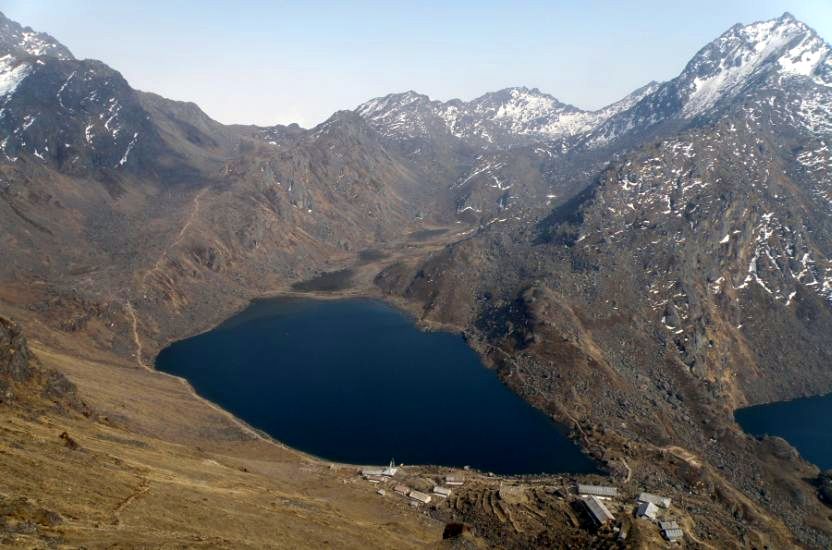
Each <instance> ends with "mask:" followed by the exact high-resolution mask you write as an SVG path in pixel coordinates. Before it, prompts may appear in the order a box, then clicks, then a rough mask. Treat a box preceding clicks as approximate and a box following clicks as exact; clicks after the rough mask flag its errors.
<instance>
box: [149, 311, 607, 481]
mask: <svg viewBox="0 0 832 550" xmlns="http://www.w3.org/2000/svg"><path fill="white" fill-rule="evenodd" d="M156 367H157V368H158V369H159V370H161V371H164V372H168V373H171V374H176V375H179V376H183V377H185V378H187V379H188V380H189V381H190V382H191V383H192V384H193V386H194V388H196V391H197V392H199V394H200V395H202V396H204V397H206V398H208V399H210V400H211V401H214V402H215V403H218V404H219V405H221V406H222V407H224V408H225V409H227V410H229V411H231V412H232V413H234V414H235V415H237V416H238V417H240V418H242V419H243V420H245V421H246V422H248V423H249V424H251V425H252V426H255V427H257V428H259V429H261V430H263V431H265V432H267V433H269V434H270V435H272V436H273V437H275V438H276V439H278V440H280V441H282V442H284V443H286V444H288V445H290V446H292V447H294V448H297V449H300V450H302V451H305V452H307V453H311V454H313V455H316V456H319V457H321V458H325V459H328V460H333V461H338V462H347V463H352V464H385V463H387V462H388V461H389V460H390V459H391V458H395V459H396V461H397V462H403V463H406V464H434V465H445V466H458V467H461V466H463V465H470V466H472V467H474V468H478V469H481V470H484V471H491V472H495V473H502V474H527V473H542V472H548V473H553V472H574V473H583V472H593V471H596V467H595V466H594V464H593V463H592V462H591V461H590V460H589V459H588V458H587V457H586V456H585V455H584V454H582V453H581V452H580V450H579V449H578V448H577V446H576V445H575V444H574V443H572V442H571V441H570V440H569V439H568V438H567V437H566V436H565V435H564V433H563V432H562V430H561V428H560V426H558V425H557V424H555V423H554V422H552V421H551V420H550V419H549V418H548V417H547V416H546V415H544V414H543V413H541V412H540V411H538V410H537V409H534V408H533V407H531V406H530V405H529V404H527V403H526V402H525V401H523V400H522V399H520V398H519V397H518V396H517V395H515V394H514V393H512V392H511V391H510V390H509V389H508V388H507V387H506V386H505V385H503V384H502V383H501V382H500V380H499V379H498V378H497V376H496V375H495V373H494V372H492V371H489V370H487V369H486V368H485V367H483V366H482V364H481V363H480V360H479V358H478V357H477V355H476V354H475V353H474V352H473V350H471V348H469V347H468V345H467V344H466V343H465V341H464V340H463V338H462V337H461V336H459V335H456V334H451V333H447V332H422V331H420V330H419V329H418V328H417V327H416V326H415V325H414V323H413V321H412V320H411V319H410V318H408V317H407V316H406V315H404V314H402V313H401V312H399V311H398V310H396V309H394V308H392V307H390V306H388V305H386V304H384V303H381V302H378V301H374V300H365V299H348V300H310V299H276V300H266V301H260V302H255V303H253V304H252V305H251V306H250V307H249V308H248V309H246V310H245V311H244V312H242V313H240V314H239V315H237V316H235V317H233V318H231V319H229V320H228V321H227V322H225V323H223V324H222V325H221V326H219V327H218V328H216V329H214V330H212V331H210V332H207V333H205V334H202V335H200V336H195V337H193V338H189V339H187V340H183V341H181V342H177V343H175V344H173V345H171V346H170V347H168V348H167V349H165V350H163V351H162V352H161V353H160V354H159V357H158V359H157V361H156Z"/></svg>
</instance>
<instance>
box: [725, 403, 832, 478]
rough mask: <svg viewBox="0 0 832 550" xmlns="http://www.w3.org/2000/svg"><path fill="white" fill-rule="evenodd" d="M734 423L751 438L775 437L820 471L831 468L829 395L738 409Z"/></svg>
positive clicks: (831, 426)
mask: <svg viewBox="0 0 832 550" xmlns="http://www.w3.org/2000/svg"><path fill="white" fill-rule="evenodd" d="M734 417H735V418H736V419H737V423H738V424H739V425H740V426H742V429H743V430H745V432H746V433H750V434H751V435H756V436H763V435H775V436H778V437H782V438H783V439H785V440H786V441H788V442H789V443H791V444H792V445H793V446H794V447H795V448H796V449H797V450H798V451H800V455H801V456H802V457H803V458H805V459H806V460H808V461H809V462H811V463H813V464H815V465H816V466H818V467H819V468H821V469H822V470H827V469H830V468H832V421H830V419H832V394H829V395H824V396H821V397H806V398H803V399H795V400H793V401H782V402H779V403H770V404H767V405H757V406H754V407H747V408H745V409H740V410H738V411H737V412H736V413H734Z"/></svg>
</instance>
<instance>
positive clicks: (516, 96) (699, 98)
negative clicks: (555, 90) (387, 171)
mask: <svg viewBox="0 0 832 550" xmlns="http://www.w3.org/2000/svg"><path fill="white" fill-rule="evenodd" d="M787 81H788V82H787ZM786 84H790V85H798V86H803V87H804V89H803V90H802V91H803V93H805V94H808V95H812V94H813V90H814V88H815V87H821V88H823V89H827V88H832V50H830V47H829V45H828V44H827V43H826V42H824V40H823V39H822V38H820V37H819V36H818V35H817V34H816V33H815V32H814V31H813V30H812V29H811V28H809V27H808V26H807V25H805V24H803V23H801V22H800V21H797V20H796V19H795V18H794V17H793V16H792V15H791V14H789V13H785V14H783V16H781V17H779V18H777V19H772V20H769V21H762V22H757V23H752V24H750V25H745V26H743V25H740V24H737V25H735V26H734V27H732V28H730V29H729V30H728V31H726V32H725V33H724V34H722V36H720V37H719V38H717V39H716V40H714V41H713V42H711V43H710V44H708V45H707V46H705V47H704V48H702V50H700V51H699V52H698V53H697V54H696V55H695V56H694V58H693V59H692V60H691V61H690V62H689V63H688V64H687V66H686V67H685V69H684V70H683V71H682V73H681V74H680V75H679V76H677V77H676V78H674V79H672V80H670V81H668V82H664V83H656V82H651V83H649V84H647V85H646V86H644V87H642V88H640V89H638V90H636V91H634V92H633V93H631V94H630V95H628V96H627V97H625V98H623V99H621V100H620V101H617V102H615V103H613V104H611V105H609V106H607V107H604V108H603V109H599V110H597V111H585V110H582V109H579V108H577V107H575V106H572V105H568V104H565V103H562V102H560V101H558V100H557V99H556V98H554V97H553V96H551V95H549V94H546V93H543V92H541V91H540V90H538V89H536V88H532V89H529V88H525V87H516V88H506V89H504V90H500V91H497V92H492V93H488V94H485V95H483V96H481V97H478V98H476V99H474V100H472V101H468V102H465V101H461V100H458V99H454V100H451V101H447V102H441V101H435V100H431V99H430V98H429V97H428V96H426V95H422V94H418V93H416V92H413V91H409V92H405V93H398V94H390V95H387V96H384V97H379V98H376V99H372V100H370V101H368V102H366V103H364V104H362V105H360V106H359V107H358V108H357V109H356V112H357V113H358V114H359V115H360V116H362V117H363V118H364V119H366V120H367V121H368V123H369V124H370V125H371V126H373V127H374V128H375V129H376V130H377V131H378V132H380V133H381V134H383V135H385V136H387V137H389V138H394V139H401V140H412V139H420V138H422V139H439V138H442V137H443V136H445V137H454V138H458V139H463V140H466V141H469V142H473V143H474V144H478V145H482V146H491V145H496V146H501V145H508V146H513V145H517V144H522V143H524V142H528V141H549V140H557V139H562V138H574V139H575V140H582V141H583V142H584V143H585V144H587V145H588V146H590V147H597V146H602V145H605V144H608V143H610V142H611V141H613V140H616V139H619V138H622V137H624V136H628V135H635V134H643V133H644V132H646V131H649V130H650V129H651V128H652V127H655V126H657V125H660V124H665V123H673V122H675V123H676V124H685V123H686V121H690V120H693V119H695V118H697V117H705V118H707V117H708V116H710V115H712V114H714V113H715V111H716V110H718V109H719V108H722V107H724V106H725V105H726V104H728V103H730V102H731V101H732V100H733V99H735V98H737V97H739V96H741V95H742V94H744V93H745V92H747V91H749V90H750V89H754V88H755V87H758V88H759V87H765V86H783V85H786ZM823 89H822V90H820V92H817V93H815V94H814V95H815V97H819V98H820V100H822V99H823V98H824V97H825V94H826V92H825V91H824V90H823ZM818 93H819V94H820V95H819V96H818Z"/></svg>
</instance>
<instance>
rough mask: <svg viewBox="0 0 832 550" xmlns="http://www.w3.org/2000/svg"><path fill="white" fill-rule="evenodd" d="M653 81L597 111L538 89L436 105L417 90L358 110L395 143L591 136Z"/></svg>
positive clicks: (506, 91) (508, 90)
mask: <svg viewBox="0 0 832 550" xmlns="http://www.w3.org/2000/svg"><path fill="white" fill-rule="evenodd" d="M656 86H657V84H656V83H652V82H651V83H650V84H648V85H647V86H645V87H643V88H640V89H639V90H636V91H635V92H633V93H632V94H630V95H628V96H627V97H626V98H624V99H622V100H620V101H618V102H616V103H613V104H611V105H609V106H607V107H605V108H603V109H599V110H597V111H585V110H582V109H579V108H577V107H574V106H572V105H568V104H566V103H563V102H561V101H559V100H558V99H556V98H555V97H553V96H551V95H549V94H546V93H543V92H541V91H540V90H539V89H537V88H527V87H524V86H518V87H511V88H504V89H502V90H499V91H496V92H490V93H487V94H484V95H482V96H480V97H478V98H476V99H473V100H471V101H468V102H464V101H460V100H458V99H453V100H450V101H447V102H441V101H433V100H431V99H430V98H429V97H428V96H425V95H422V94H418V93H416V92H413V91H409V92H404V93H398V94H390V95H387V96H384V97H379V98H375V99H372V100H370V101H368V102H366V103H363V104H362V105H359V106H358V108H357V109H356V113H358V114H359V115H360V116H362V117H364V118H365V119H366V120H367V121H368V122H369V123H370V125H371V126H373V127H374V128H375V129H376V130H378V131H379V132H381V133H382V134H384V135H386V136H388V137H392V138H395V139H412V138H418V137H427V136H431V135H433V136H435V135H436V132H439V133H442V134H445V135H451V136H454V137H456V138H460V139H464V140H469V141H472V142H475V143H477V144H482V145H490V144H497V145H499V144H502V143H507V142H511V143H514V142H516V140H517V139H518V138H520V139H525V140H552V139H558V138H563V137H572V136H575V135H578V134H582V133H585V132H589V131H591V130H592V129H594V128H595V127H597V126H598V125H600V124H602V123H603V122H604V121H606V120H607V119H609V118H610V117H612V116H614V115H615V114H617V113H619V112H621V111H623V110H626V109H628V108H630V107H631V106H632V105H633V104H635V103H636V102H638V101H639V100H640V99H641V98H642V97H644V95H646V94H648V93H650V92H652V91H653V90H655V88H656Z"/></svg>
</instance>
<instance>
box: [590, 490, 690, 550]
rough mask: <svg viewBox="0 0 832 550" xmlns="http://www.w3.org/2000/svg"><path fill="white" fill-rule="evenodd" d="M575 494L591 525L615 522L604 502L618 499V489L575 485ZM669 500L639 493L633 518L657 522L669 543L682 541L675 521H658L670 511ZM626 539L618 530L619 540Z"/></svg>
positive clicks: (625, 534)
mask: <svg viewBox="0 0 832 550" xmlns="http://www.w3.org/2000/svg"><path fill="white" fill-rule="evenodd" d="M576 490H577V493H578V496H579V497H580V499H581V501H582V502H583V506H584V509H585V510H586V513H587V515H588V516H589V518H590V520H591V521H592V523H593V524H594V525H595V526H596V527H597V528H601V527H605V526H607V525H610V524H612V523H614V522H615V516H614V515H613V513H612V512H611V511H610V509H609V507H607V505H606V503H605V501H611V500H614V499H616V498H618V489H617V488H616V487H608V486H604V485H587V484H583V483H579V484H577V488H576ZM670 503H671V500H670V498H669V497H663V496H659V495H654V494H652V493H640V494H639V495H638V497H637V498H636V509H635V516H636V517H637V518H646V519H648V520H650V521H653V522H658V525H659V530H660V531H661V534H662V536H663V537H664V538H665V539H666V540H668V541H670V542H676V541H679V540H682V538H683V537H684V531H682V528H681V527H679V524H678V523H677V522H676V521H675V520H659V517H660V516H662V515H663V514H665V513H666V512H667V511H668V510H669V509H670ZM626 537H627V532H626V531H625V530H619V538H620V539H621V540H624V539H625V538H626Z"/></svg>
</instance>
